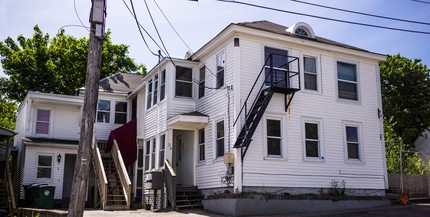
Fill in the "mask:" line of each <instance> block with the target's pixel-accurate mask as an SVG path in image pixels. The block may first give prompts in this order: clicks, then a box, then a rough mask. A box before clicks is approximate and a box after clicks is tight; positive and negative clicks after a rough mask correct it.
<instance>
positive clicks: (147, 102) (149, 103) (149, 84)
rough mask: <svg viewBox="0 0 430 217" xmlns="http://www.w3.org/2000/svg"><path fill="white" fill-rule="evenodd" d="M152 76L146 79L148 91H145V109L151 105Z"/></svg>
mask: <svg viewBox="0 0 430 217" xmlns="http://www.w3.org/2000/svg"><path fill="white" fill-rule="evenodd" d="M152 91H153V90H152V78H151V79H149V80H148V91H147V92H146V109H149V108H151V106H152Z"/></svg>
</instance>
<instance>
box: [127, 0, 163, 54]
mask: <svg viewBox="0 0 430 217" xmlns="http://www.w3.org/2000/svg"><path fill="white" fill-rule="evenodd" d="M122 2H124V4H125V6H126V7H127V8H128V10H129V11H130V8H129V7H128V5H127V3H126V2H125V0H122ZM130 3H131V8H132V9H133V12H131V11H130V13H132V16H133V17H134V20H135V21H136V25H137V28H138V29H139V33H140V36H141V37H142V40H143V42H144V43H145V45H146V47H147V48H148V50H149V52H151V53H152V55H154V56H158V55H157V54H156V53H154V52H153V51H152V50H151V48H150V47H149V45H148V42H146V40H145V37H144V36H143V33H142V29H141V25H140V23H139V20H138V19H137V16H136V11H135V10H134V5H133V1H132V0H130ZM145 32H146V30H145ZM147 34H148V33H147ZM148 35H149V34H148Z"/></svg>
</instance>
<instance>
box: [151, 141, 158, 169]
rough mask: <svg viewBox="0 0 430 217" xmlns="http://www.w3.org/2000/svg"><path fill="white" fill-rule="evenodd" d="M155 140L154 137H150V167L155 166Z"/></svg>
mask: <svg viewBox="0 0 430 217" xmlns="http://www.w3.org/2000/svg"><path fill="white" fill-rule="evenodd" d="M156 142H157V140H156V139H155V138H153V139H152V156H151V168H152V169H153V168H155V145H156Z"/></svg>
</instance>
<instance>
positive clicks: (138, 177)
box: [136, 139, 144, 195]
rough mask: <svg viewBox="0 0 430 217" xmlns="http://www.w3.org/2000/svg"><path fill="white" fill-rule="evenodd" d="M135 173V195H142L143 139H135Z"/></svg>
mask: <svg viewBox="0 0 430 217" xmlns="http://www.w3.org/2000/svg"><path fill="white" fill-rule="evenodd" d="M137 144H138V151H137V174H136V195H142V192H143V171H144V168H143V153H144V152H143V151H144V150H143V139H138V140H137Z"/></svg>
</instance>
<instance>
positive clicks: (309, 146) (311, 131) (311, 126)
mask: <svg viewBox="0 0 430 217" xmlns="http://www.w3.org/2000/svg"><path fill="white" fill-rule="evenodd" d="M304 125H305V126H304V128H305V158H310V159H312V158H318V159H320V158H321V141H320V140H321V135H320V130H319V128H320V123H319V122H316V121H305V123H304Z"/></svg>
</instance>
